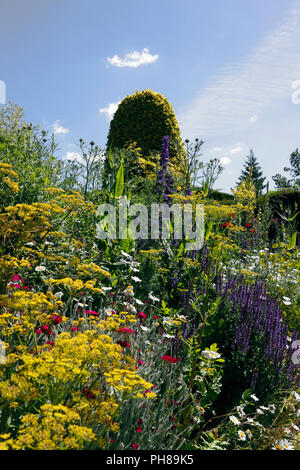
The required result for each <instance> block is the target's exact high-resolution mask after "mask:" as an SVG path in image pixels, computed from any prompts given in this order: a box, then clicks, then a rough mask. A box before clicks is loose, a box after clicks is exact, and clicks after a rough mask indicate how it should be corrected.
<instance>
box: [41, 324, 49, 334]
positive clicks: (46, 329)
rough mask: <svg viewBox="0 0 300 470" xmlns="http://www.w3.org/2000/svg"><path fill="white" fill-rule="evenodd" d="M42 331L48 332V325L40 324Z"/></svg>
mask: <svg viewBox="0 0 300 470" xmlns="http://www.w3.org/2000/svg"><path fill="white" fill-rule="evenodd" d="M42 331H43V332H44V333H46V332H48V333H49V325H43V326H42Z"/></svg>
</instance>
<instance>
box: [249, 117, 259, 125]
mask: <svg viewBox="0 0 300 470" xmlns="http://www.w3.org/2000/svg"><path fill="white" fill-rule="evenodd" d="M257 119H258V117H257V116H251V118H250V119H249V122H250V123H251V124H255V123H256V122H257Z"/></svg>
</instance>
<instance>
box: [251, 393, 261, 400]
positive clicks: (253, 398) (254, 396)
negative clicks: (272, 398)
mask: <svg viewBox="0 0 300 470" xmlns="http://www.w3.org/2000/svg"><path fill="white" fill-rule="evenodd" d="M250 397H251V398H252V400H254V401H259V399H258V398H257V396H256V395H254V393H253V394H252V395H250Z"/></svg>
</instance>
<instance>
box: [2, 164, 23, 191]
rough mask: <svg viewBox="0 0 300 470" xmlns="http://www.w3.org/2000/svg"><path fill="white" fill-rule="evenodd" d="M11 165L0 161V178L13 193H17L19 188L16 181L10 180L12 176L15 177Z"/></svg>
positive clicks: (15, 174)
mask: <svg viewBox="0 0 300 470" xmlns="http://www.w3.org/2000/svg"><path fill="white" fill-rule="evenodd" d="M12 168H13V166H12V165H10V164H9V163H1V162H0V177H1V178H2V181H3V183H5V184H6V186H8V187H9V188H10V189H11V190H12V192H13V193H14V194H17V193H18V192H19V190H20V188H19V185H18V183H17V182H16V181H12V180H11V177H12V178H15V179H17V178H18V175H17V173H16V172H15V171H14V170H12Z"/></svg>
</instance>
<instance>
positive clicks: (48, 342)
mask: <svg viewBox="0 0 300 470" xmlns="http://www.w3.org/2000/svg"><path fill="white" fill-rule="evenodd" d="M46 344H50V346H54V343H53V341H47V343H46Z"/></svg>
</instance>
